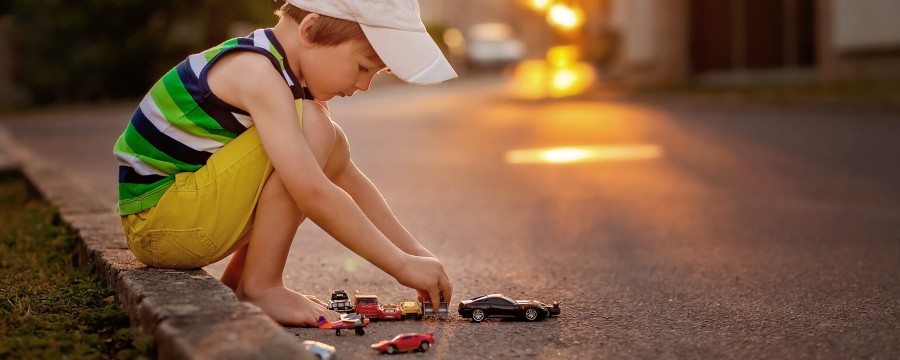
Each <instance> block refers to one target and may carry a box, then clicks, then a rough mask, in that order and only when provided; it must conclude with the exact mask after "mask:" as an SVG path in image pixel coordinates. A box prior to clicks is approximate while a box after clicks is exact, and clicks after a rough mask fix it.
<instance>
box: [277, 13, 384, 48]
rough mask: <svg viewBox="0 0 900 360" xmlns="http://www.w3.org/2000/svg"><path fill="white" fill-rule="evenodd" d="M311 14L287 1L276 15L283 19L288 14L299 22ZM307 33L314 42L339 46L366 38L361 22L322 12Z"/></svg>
mask: <svg viewBox="0 0 900 360" xmlns="http://www.w3.org/2000/svg"><path fill="white" fill-rule="evenodd" d="M309 14H311V13H310V12H309V11H306V10H303V9H300V8H298V7H296V6H294V5H291V4H288V3H285V4H284V5H283V6H281V9H279V10H277V11H275V15H278V17H280V18H282V19H283V18H284V17H285V16H287V17H288V18H289V19H291V20H293V21H294V22H296V23H298V24H299V23H300V22H301V21H303V19H304V18H306V15H309ZM307 35H308V36H309V37H310V39H311V40H312V42H314V43H316V44H319V45H323V46H337V45H340V44H342V43H344V42H347V41H351V40H365V39H366V34H364V33H363V31H362V28H361V27H359V23H355V22H353V21H349V20H343V19H338V18H333V17H331V16H325V15H321V14H319V19H318V20H317V21H316V23H315V24H313V26H312V27H311V28H310V29H309V31H308V32H307Z"/></svg>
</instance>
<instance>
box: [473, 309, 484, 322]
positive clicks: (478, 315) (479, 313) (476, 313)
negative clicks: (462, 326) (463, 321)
mask: <svg viewBox="0 0 900 360" xmlns="http://www.w3.org/2000/svg"><path fill="white" fill-rule="evenodd" d="M472 321H474V322H482V321H484V310H481V309H475V310H473V311H472Z"/></svg>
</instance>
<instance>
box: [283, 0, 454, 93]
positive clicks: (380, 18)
mask: <svg viewBox="0 0 900 360" xmlns="http://www.w3.org/2000/svg"><path fill="white" fill-rule="evenodd" d="M287 2H288V3H289V4H291V5H294V6H295V7H297V8H299V9H303V10H306V11H309V12H313V13H317V14H320V15H326V16H331V17H334V18H338V19H343V20H349V21H353V22H357V23H359V25H360V27H362V30H363V33H365V34H366V38H367V39H368V40H369V43H370V44H372V47H373V48H374V49H375V52H376V53H377V54H378V57H380V58H381V60H382V61H384V64H385V65H387V67H388V68H389V69H391V72H392V73H393V74H394V75H396V76H397V77H398V78H400V79H401V80H403V81H406V82H408V83H411V84H422V85H424V84H436V83H439V82H442V81H447V80H450V79H453V78H456V77H457V75H456V71H453V67H451V66H450V63H449V62H447V58H445V57H444V54H443V53H441V50H440V49H439V48H438V46H437V44H435V43H434V40H433V39H432V38H431V36H430V35H428V33H427V32H426V31H425V25H424V24H422V19H421V17H420V15H419V3H418V2H416V0H287Z"/></svg>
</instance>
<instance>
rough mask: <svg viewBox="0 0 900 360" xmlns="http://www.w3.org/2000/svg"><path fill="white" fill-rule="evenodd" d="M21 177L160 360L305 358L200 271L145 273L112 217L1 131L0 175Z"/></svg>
mask: <svg viewBox="0 0 900 360" xmlns="http://www.w3.org/2000/svg"><path fill="white" fill-rule="evenodd" d="M9 171H18V172H21V173H22V174H24V176H25V178H26V179H27V180H28V181H29V183H30V185H31V186H32V188H33V190H34V191H36V192H37V193H38V194H40V196H42V197H43V198H45V199H47V200H49V201H51V202H52V203H53V204H54V205H56V206H57V207H58V208H59V213H60V219H61V221H62V222H63V223H65V224H66V225H67V226H69V227H71V228H72V229H73V230H74V231H75V233H76V234H77V235H78V238H79V241H78V242H79V244H78V261H79V263H80V264H81V265H83V266H92V267H94V268H95V269H96V271H97V274H98V276H99V277H100V279H101V280H104V281H106V283H107V285H108V286H109V288H110V289H112V290H114V291H115V292H116V294H117V296H118V297H119V300H120V301H121V302H122V304H123V306H124V308H125V311H126V312H127V313H128V316H129V317H130V318H131V325H132V326H134V327H139V328H140V329H141V330H142V331H143V332H144V333H147V334H151V335H153V336H154V337H155V341H156V347H157V355H158V356H159V358H160V359H269V358H271V359H290V358H308V357H309V356H310V354H308V353H307V352H306V351H305V350H304V349H303V347H302V344H301V342H300V341H298V340H297V339H296V337H295V336H294V335H292V334H290V333H289V332H287V331H286V330H285V329H284V328H283V327H282V326H281V325H279V324H278V323H276V322H275V321H273V320H272V319H271V318H270V317H269V316H267V315H266V314H264V313H263V312H262V310H261V309H259V308H258V307H256V306H255V305H252V304H249V303H244V302H241V301H239V300H238V299H237V297H235V295H234V292H232V291H231V289H229V288H228V287H226V286H225V285H224V284H222V283H221V282H220V281H219V280H218V279H216V278H214V277H212V276H210V275H209V274H208V273H207V272H206V271H205V270H202V269H197V270H186V271H180V270H165V269H152V268H148V267H147V266H145V265H144V264H142V263H141V262H139V261H138V260H137V259H135V258H134V256H133V255H132V254H131V251H129V250H128V247H127V245H126V244H125V237H124V234H123V233H122V225H121V223H120V222H119V216H118V214H116V212H115V210H114V209H113V208H112V206H111V204H105V203H103V202H102V201H100V200H99V199H100V197H99V196H96V195H95V194H92V193H90V192H89V190H87V187H86V186H82V185H80V184H79V183H78V182H77V181H76V178H74V177H72V176H71V175H70V174H68V173H67V172H66V171H65V170H64V169H62V168H61V167H59V166H55V165H54V164H52V163H51V162H48V161H46V160H44V159H41V158H39V157H38V156H36V155H35V154H33V153H32V152H31V151H29V150H28V149H26V148H24V147H21V146H18V145H16V143H15V141H14V140H13V138H12V136H10V134H9V132H8V130H6V128H5V127H4V126H3V125H2V124H0V172H9Z"/></svg>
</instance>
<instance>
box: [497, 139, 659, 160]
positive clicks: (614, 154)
mask: <svg viewBox="0 0 900 360" xmlns="http://www.w3.org/2000/svg"><path fill="white" fill-rule="evenodd" d="M662 153H663V151H662V148H661V147H659V146H658V145H646V144H636V145H605V146H566V147H555V148H538V149H520V150H512V151H508V152H507V153H506V156H505V158H506V162H507V163H510V164H567V163H585V162H602V161H627V160H648V159H655V158H659V157H661V156H662Z"/></svg>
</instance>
